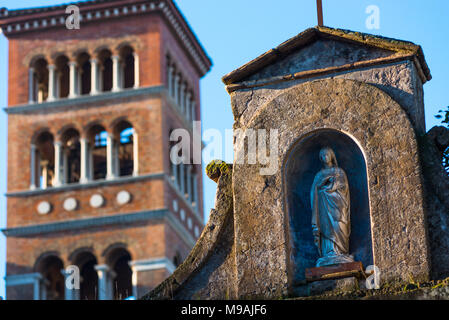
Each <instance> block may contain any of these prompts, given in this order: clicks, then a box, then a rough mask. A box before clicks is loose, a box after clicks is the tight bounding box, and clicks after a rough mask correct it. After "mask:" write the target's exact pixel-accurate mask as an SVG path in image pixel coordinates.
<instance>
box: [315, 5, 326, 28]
mask: <svg viewBox="0 0 449 320" xmlns="http://www.w3.org/2000/svg"><path fill="white" fill-rule="evenodd" d="M316 9H317V15H318V25H319V26H320V27H322V26H323V25H324V24H323V1H322V0H316Z"/></svg>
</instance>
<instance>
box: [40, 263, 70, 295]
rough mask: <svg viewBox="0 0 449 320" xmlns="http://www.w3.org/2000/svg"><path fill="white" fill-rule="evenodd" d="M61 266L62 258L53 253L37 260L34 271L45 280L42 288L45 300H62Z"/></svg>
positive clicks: (62, 281)
mask: <svg viewBox="0 0 449 320" xmlns="http://www.w3.org/2000/svg"><path fill="white" fill-rule="evenodd" d="M63 268H64V264H63V263H62V260H61V259H60V258H59V257H57V256H55V255H50V256H47V257H45V258H44V259H42V261H39V262H38V264H37V266H36V271H37V272H39V273H40V274H41V275H42V277H43V279H44V280H45V281H44V288H43V289H44V290H45V295H44V296H45V297H46V299H47V300H64V292H65V290H64V287H65V281H64V276H63V274H62V273H61V271H62V270H63Z"/></svg>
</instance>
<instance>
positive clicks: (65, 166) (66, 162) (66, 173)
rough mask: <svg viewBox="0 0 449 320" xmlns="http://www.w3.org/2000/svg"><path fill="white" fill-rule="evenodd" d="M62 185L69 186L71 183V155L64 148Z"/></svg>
mask: <svg viewBox="0 0 449 320" xmlns="http://www.w3.org/2000/svg"><path fill="white" fill-rule="evenodd" d="M61 152H62V172H63V176H62V183H63V184H68V183H69V155H68V150H67V149H66V148H64V147H63V148H62V150H61Z"/></svg>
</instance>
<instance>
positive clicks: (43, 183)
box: [32, 131, 55, 189]
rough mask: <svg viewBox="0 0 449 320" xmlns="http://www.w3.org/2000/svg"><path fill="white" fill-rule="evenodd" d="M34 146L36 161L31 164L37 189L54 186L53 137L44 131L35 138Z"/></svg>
mask: <svg viewBox="0 0 449 320" xmlns="http://www.w3.org/2000/svg"><path fill="white" fill-rule="evenodd" d="M35 144H36V153H37V154H36V159H37V161H36V163H34V164H32V165H34V166H35V169H34V172H35V173H36V177H35V179H36V180H35V181H37V187H39V188H40V189H46V188H48V187H51V186H53V185H54V182H53V179H54V176H55V146H54V139H53V135H52V134H51V133H50V132H48V131H44V132H42V133H40V134H39V136H38V137H37V138H36V140H35Z"/></svg>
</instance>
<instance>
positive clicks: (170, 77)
mask: <svg viewBox="0 0 449 320" xmlns="http://www.w3.org/2000/svg"><path fill="white" fill-rule="evenodd" d="M167 87H168V95H169V96H170V97H172V98H173V96H174V94H173V91H174V90H173V89H174V88H173V66H169V67H168V76H167Z"/></svg>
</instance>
